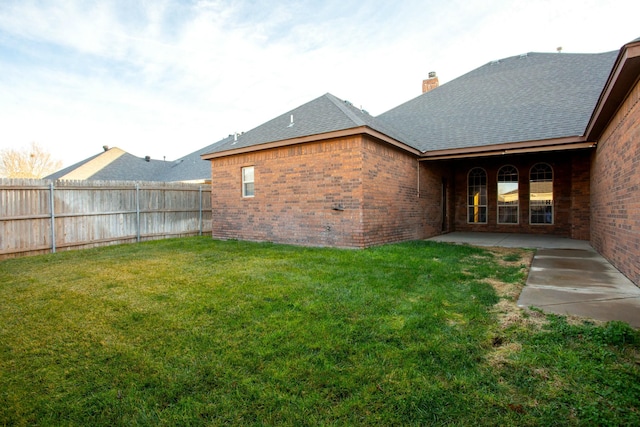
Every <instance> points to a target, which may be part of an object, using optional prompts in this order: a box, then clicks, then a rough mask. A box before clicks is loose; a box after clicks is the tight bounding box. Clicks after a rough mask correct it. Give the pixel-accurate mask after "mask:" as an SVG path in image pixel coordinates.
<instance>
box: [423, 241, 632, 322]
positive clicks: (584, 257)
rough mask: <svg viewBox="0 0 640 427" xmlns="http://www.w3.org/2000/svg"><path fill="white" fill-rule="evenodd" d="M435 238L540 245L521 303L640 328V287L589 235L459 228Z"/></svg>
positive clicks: (512, 245) (480, 243) (513, 245)
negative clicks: (579, 237) (582, 237)
mask: <svg viewBox="0 0 640 427" xmlns="http://www.w3.org/2000/svg"><path fill="white" fill-rule="evenodd" d="M429 240H432V241H437V242H449V243H458V244H468V245H472V246H497V247H509V248H533V249H536V252H535V255H534V258H533V262H532V264H531V269H530V271H529V277H528V278H527V283H526V286H525V287H524V289H523V290H522V293H521V294H520V298H519V299H518V306H519V307H523V308H524V307H537V308H540V309H542V310H543V311H545V312H547V313H555V314H562V315H576V316H582V317H588V318H591V319H596V320H603V321H609V320H621V321H623V322H627V323H629V325H631V326H633V327H634V328H640V288H639V287H637V286H636V285H634V284H633V282H631V281H630V280H629V279H627V278H626V277H625V276H624V275H623V274H622V273H620V272H619V271H618V270H617V269H616V268H615V267H614V266H613V265H611V263H609V261H607V260H606V259H605V258H603V257H602V256H601V255H600V254H598V253H597V252H596V251H595V250H594V249H593V248H592V247H591V245H589V242H586V241H583V240H573V239H568V238H564V237H556V236H541V235H531V234H516V233H463V232H454V233H448V234H443V235H441V236H436V237H433V238H431V239H429Z"/></svg>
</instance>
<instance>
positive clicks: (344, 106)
mask: <svg viewBox="0 0 640 427" xmlns="http://www.w3.org/2000/svg"><path fill="white" fill-rule="evenodd" d="M325 96H326V97H327V98H328V99H329V100H330V101H331V102H332V103H333V104H334V105H335V106H336V107H338V108H339V109H340V111H342V112H343V113H344V114H345V115H346V116H347V117H348V118H349V120H351V121H352V122H353V123H354V124H355V125H357V126H365V125H367V124H368V123H367V122H366V121H365V120H363V119H362V117H358V115H357V114H356V113H355V112H354V111H352V110H351V108H349V106H353V104H351V103H350V102H349V101H343V100H341V99H340V98H338V97H337V96H335V95H332V94H330V93H328V92H327V93H326V94H325ZM354 108H355V107H354Z"/></svg>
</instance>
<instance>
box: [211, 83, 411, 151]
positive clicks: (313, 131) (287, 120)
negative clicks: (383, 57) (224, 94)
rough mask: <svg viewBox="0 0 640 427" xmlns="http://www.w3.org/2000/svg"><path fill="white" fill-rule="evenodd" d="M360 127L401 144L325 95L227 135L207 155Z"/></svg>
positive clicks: (375, 121)
mask: <svg viewBox="0 0 640 427" xmlns="http://www.w3.org/2000/svg"><path fill="white" fill-rule="evenodd" d="M363 126H366V127H368V128H370V129H373V130H375V131H378V132H381V133H383V134H385V135H387V136H391V137H393V138H396V139H397V140H399V141H402V139H401V136H400V135H401V132H399V131H396V130H394V129H393V128H390V127H388V126H387V125H385V124H384V123H382V122H380V121H379V120H378V119H376V118H375V117H373V116H371V115H369V113H367V112H366V111H364V110H361V109H359V108H356V107H354V106H353V105H352V104H351V103H350V102H348V101H343V100H341V99H339V98H337V97H335V96H333V95H331V94H330V93H327V94H324V95H322V96H320V97H319V98H316V99H314V100H312V101H310V102H307V103H306V104H303V105H301V106H299V107H297V108H295V109H293V110H290V111H288V112H286V113H284V114H282V115H280V116H278V117H276V118H274V119H272V120H269V121H268V122H266V123H264V124H262V125H260V126H258V127H256V128H254V129H251V130H250V131H248V132H245V133H242V134H236V135H230V136H229V137H228V138H225V139H224V140H222V141H220V142H218V143H217V144H215V145H214V147H213V148H212V149H211V150H209V151H208V153H207V154H212V153H218V152H223V151H228V150H237V149H241V148H246V147H253V146H257V145H261V144H267V143H270V142H276V141H284V140H290V139H295V138H300V137H306V136H311V135H322V134H327V133H330V132H336V131H341V130H345V129H353V128H359V127H363Z"/></svg>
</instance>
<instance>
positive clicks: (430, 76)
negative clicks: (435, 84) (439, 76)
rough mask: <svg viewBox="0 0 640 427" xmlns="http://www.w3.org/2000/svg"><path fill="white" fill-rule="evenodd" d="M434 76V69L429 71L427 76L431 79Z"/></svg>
mask: <svg viewBox="0 0 640 427" xmlns="http://www.w3.org/2000/svg"><path fill="white" fill-rule="evenodd" d="M435 76H436V72H435V71H429V78H430V79H432V78H434V77H435Z"/></svg>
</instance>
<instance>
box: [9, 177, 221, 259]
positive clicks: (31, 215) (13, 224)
mask: <svg viewBox="0 0 640 427" xmlns="http://www.w3.org/2000/svg"><path fill="white" fill-rule="evenodd" d="M210 192H211V186H210V185H204V184H202V185H200V184H185V183H162V182H123V181H55V182H54V181H49V180H28V179H0V259H2V258H7V257H13V256H20V255H28V254H37V253H45V252H56V251H58V250H69V249H80V248H90V247H94V246H103V245H110V244H118V243H128V242H140V241H144V240H153V239H163V238H168V237H179V236H192V235H199V234H203V233H208V232H211V196H210Z"/></svg>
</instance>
